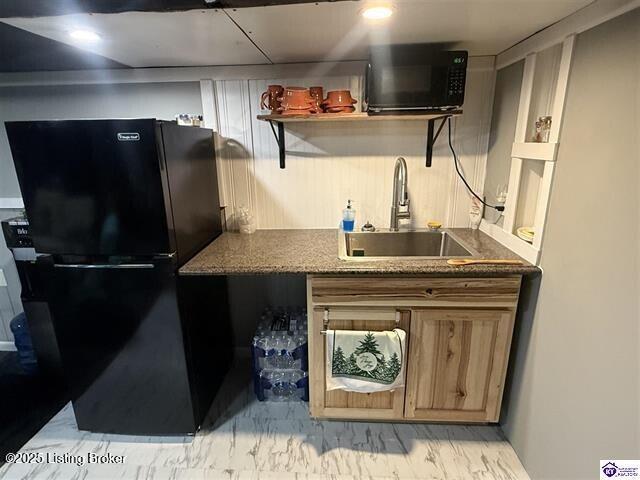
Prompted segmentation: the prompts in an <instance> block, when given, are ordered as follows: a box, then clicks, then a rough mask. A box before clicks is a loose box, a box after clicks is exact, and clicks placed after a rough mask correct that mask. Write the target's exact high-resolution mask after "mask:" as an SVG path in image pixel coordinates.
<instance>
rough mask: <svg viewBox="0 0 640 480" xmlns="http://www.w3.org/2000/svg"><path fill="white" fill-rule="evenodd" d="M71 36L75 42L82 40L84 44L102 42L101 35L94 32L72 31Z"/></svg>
mask: <svg viewBox="0 0 640 480" xmlns="http://www.w3.org/2000/svg"><path fill="white" fill-rule="evenodd" d="M69 36H70V37H71V38H73V39H74V40H81V41H83V42H97V41H98V40H100V35H98V34H97V33H96V32H94V31H92V30H84V29H79V30H71V31H70V32H69Z"/></svg>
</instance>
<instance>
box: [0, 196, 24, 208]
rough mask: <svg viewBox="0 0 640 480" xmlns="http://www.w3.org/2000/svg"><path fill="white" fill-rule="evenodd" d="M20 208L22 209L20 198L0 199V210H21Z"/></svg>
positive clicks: (22, 204)
mask: <svg viewBox="0 0 640 480" xmlns="http://www.w3.org/2000/svg"><path fill="white" fill-rule="evenodd" d="M21 208H24V203H23V201H22V198H20V197H15V198H11V197H5V198H0V209H5V210H13V209H21Z"/></svg>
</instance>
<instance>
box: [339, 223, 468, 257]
mask: <svg viewBox="0 0 640 480" xmlns="http://www.w3.org/2000/svg"><path fill="white" fill-rule="evenodd" d="M339 243H340V245H339V256H340V258H342V259H345V260H383V259H386V260H391V259H394V258H395V259H402V258H407V259H420V258H424V259H434V258H456V257H471V256H474V255H477V252H475V251H474V250H473V249H471V248H470V247H468V246H466V245H463V244H462V242H461V241H460V240H459V239H457V238H456V237H455V236H454V235H453V234H452V233H451V232H449V231H446V230H445V231H442V232H434V231H430V230H401V231H398V232H392V231H389V230H382V231H377V232H351V233H345V232H340V242H339Z"/></svg>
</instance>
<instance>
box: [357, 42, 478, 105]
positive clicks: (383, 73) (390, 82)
mask: <svg viewBox="0 0 640 480" xmlns="http://www.w3.org/2000/svg"><path fill="white" fill-rule="evenodd" d="M468 59H469V54H468V52H466V51H464V50H457V51H443V50H436V49H434V47H433V46H431V45H391V46H389V45H385V46H374V47H371V50H370V55H369V62H368V64H367V70H366V74H365V95H364V109H365V111H366V112H368V113H369V114H370V115H375V114H385V113H389V114H390V113H412V112H413V113H418V112H420V111H424V112H428V111H433V110H453V109H457V108H460V107H461V106H462V104H463V102H464V87H465V81H466V76H467V63H468Z"/></svg>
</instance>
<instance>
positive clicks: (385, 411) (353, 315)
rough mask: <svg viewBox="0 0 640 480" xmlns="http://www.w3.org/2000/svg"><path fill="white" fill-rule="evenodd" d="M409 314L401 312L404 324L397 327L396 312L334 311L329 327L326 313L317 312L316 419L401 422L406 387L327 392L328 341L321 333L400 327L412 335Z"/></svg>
mask: <svg viewBox="0 0 640 480" xmlns="http://www.w3.org/2000/svg"><path fill="white" fill-rule="evenodd" d="M409 315H410V314H409V312H400V323H399V324H396V321H395V311H394V310H388V309H387V310H380V309H375V308H365V309H353V308H351V309H340V308H331V309H330V314H329V316H330V320H329V324H328V326H326V328H325V321H324V316H325V310H324V309H316V310H314V312H313V320H312V321H313V324H312V326H311V330H310V335H311V340H310V343H311V345H310V347H311V348H310V357H311V358H310V360H311V362H310V376H311V392H310V394H311V414H312V415H313V416H315V417H327V418H362V419H367V418H369V419H393V418H398V419H399V418H402V417H403V410H404V391H405V389H404V388H398V389H396V390H394V391H393V392H376V393H357V392H346V391H343V390H330V391H327V390H326V388H325V385H326V384H325V368H326V361H325V358H326V357H325V355H326V340H325V336H324V335H322V334H321V332H322V331H323V330H325V329H333V330H369V331H381V330H393V329H394V328H396V327H397V328H402V329H403V330H405V331H406V332H407V335H408V334H409ZM369 318H371V320H369ZM373 319H375V320H373ZM405 371H406V369H405Z"/></svg>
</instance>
